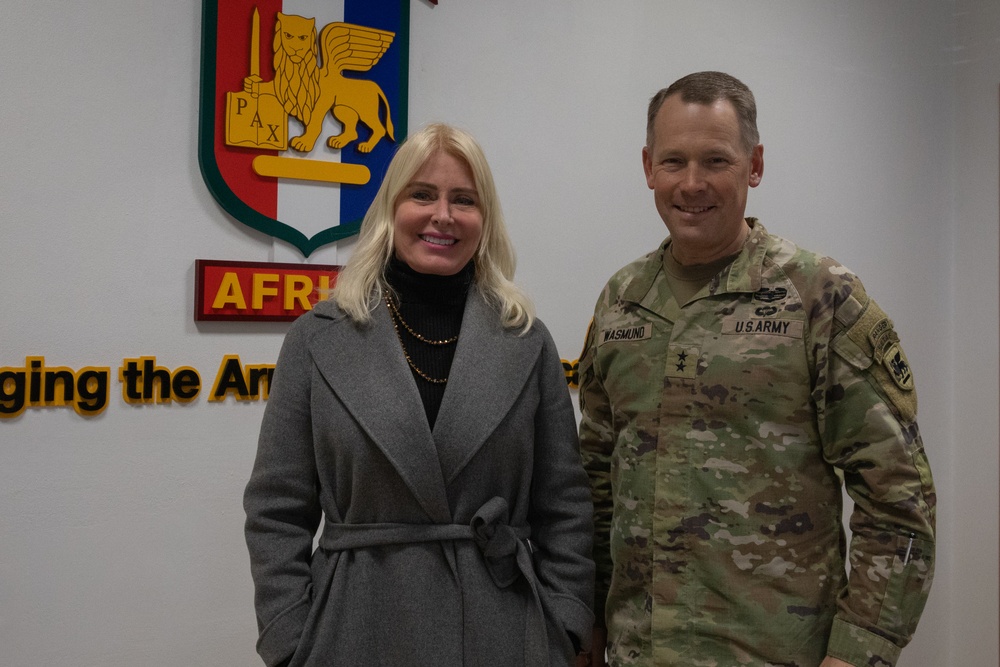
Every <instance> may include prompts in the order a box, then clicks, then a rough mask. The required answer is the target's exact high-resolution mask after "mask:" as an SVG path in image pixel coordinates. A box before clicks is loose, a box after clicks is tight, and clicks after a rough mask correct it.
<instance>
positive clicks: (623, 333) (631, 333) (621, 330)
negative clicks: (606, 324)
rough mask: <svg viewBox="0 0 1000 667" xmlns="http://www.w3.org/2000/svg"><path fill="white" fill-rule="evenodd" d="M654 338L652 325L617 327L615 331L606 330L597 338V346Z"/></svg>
mask: <svg viewBox="0 0 1000 667" xmlns="http://www.w3.org/2000/svg"><path fill="white" fill-rule="evenodd" d="M652 337H653V325H652V324H637V325H634V326H628V327H617V328H615V329H604V330H603V331H601V333H600V334H599V335H598V336H597V344H598V345H604V344H605V343H614V342H627V341H634V340H649V339H650V338H652Z"/></svg>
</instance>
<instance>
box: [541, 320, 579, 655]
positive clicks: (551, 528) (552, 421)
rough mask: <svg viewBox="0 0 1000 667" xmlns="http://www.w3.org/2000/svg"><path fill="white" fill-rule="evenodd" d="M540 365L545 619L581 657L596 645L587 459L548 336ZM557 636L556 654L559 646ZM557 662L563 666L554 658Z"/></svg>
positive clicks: (552, 643)
mask: <svg viewBox="0 0 1000 667" xmlns="http://www.w3.org/2000/svg"><path fill="white" fill-rule="evenodd" d="M542 333H544V335H545V339H546V342H545V345H544V346H543V349H542V355H541V358H540V359H539V364H540V374H541V380H540V384H541V403H540V405H539V409H538V413H537V415H536V417H535V434H536V435H535V470H534V474H533V476H532V479H533V482H532V489H531V494H532V510H531V516H530V517H529V522H530V523H531V526H532V538H531V539H532V542H533V543H534V546H535V548H536V552H535V566H536V572H537V574H538V578H539V580H540V581H541V582H542V584H543V586H544V588H545V591H546V594H545V596H544V599H543V604H545V606H546V607H547V609H546V615H547V616H549V618H554V619H558V621H559V622H561V623H562V627H559V628H550V632H558V634H560V635H561V636H562V637H563V638H564V640H565V641H568V642H569V644H564V645H563V646H562V652H563V656H562V660H565V655H566V651H570V652H574V653H575V651H576V650H580V649H582V648H584V647H589V645H590V634H591V631H592V629H593V625H594V614H593V611H592V609H593V599H594V561H593V559H592V549H593V535H594V529H593V504H592V502H591V495H590V485H589V482H588V479H587V475H586V473H585V472H584V470H583V465H582V463H581V461H580V448H579V440H578V438H577V433H576V415H575V414H574V412H573V404H572V400H571V398H570V395H569V389H568V387H567V384H566V377H565V374H564V372H563V369H562V363H561V361H560V359H559V356H558V354H557V353H556V349H555V345H554V343H553V342H552V339H551V337H550V336H549V334H548V332H547V331H545V330H544V327H543V328H542ZM554 639H555V638H550V642H549V643H550V647H551V648H550V650H552V651H555V650H556V649H557V647H558V646H559V642H558V641H554ZM550 662H551V664H553V665H555V664H560V661H557V656H555V655H552V656H550Z"/></svg>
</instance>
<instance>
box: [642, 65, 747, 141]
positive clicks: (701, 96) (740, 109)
mask: <svg viewBox="0 0 1000 667" xmlns="http://www.w3.org/2000/svg"><path fill="white" fill-rule="evenodd" d="M677 94H679V95H680V96H681V100H683V101H684V102H688V103H690V102H694V103H696V104H713V103H715V102H717V101H719V100H727V101H728V102H729V103H730V104H732V105H733V107H734V108H735V109H736V117H737V118H738V119H739V123H740V139H741V140H742V143H743V148H744V149H745V150H746V152H747V154H750V153H751V152H752V151H753V149H754V146H756V145H757V144H759V143H760V133H759V132H757V103H756V102H755V101H754V98H753V93H752V92H751V91H750V89H749V88H747V86H746V84H745V83H743V82H742V81H740V80H739V79H737V78H736V77H734V76H731V75H729V74H726V73H725V72H695V73H693V74H688V75H687V76H685V77H682V78H680V79H677V81H674V82H673V83H672V84H670V85H669V86H668V87H666V88H663V89H662V90H660V91H659V92H657V93H656V94H655V95H653V97H652V99H650V100H649V109H648V111H647V112H646V146H647V147H649V148H652V147H653V121H654V120H655V118H656V114H657V113H658V112H659V110H660V107H662V106H663V102H664V101H665V100H666V99H667V98H668V97H670V96H672V95H677Z"/></svg>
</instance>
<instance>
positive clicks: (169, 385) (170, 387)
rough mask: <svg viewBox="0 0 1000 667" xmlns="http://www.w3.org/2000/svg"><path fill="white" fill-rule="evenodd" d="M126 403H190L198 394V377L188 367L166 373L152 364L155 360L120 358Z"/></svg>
mask: <svg viewBox="0 0 1000 667" xmlns="http://www.w3.org/2000/svg"><path fill="white" fill-rule="evenodd" d="M118 379H119V380H120V381H121V383H122V399H123V400H124V401H125V402H126V403H131V404H143V403H165V402H168V401H177V402H178V403H190V402H191V401H193V400H194V399H195V397H196V396H198V392H200V391H201V376H199V375H198V371H196V370H195V369H193V368H191V367H189V366H181V367H180V368H178V369H176V370H174V371H170V370H168V369H166V368H163V367H162V366H157V365H156V357H138V358H136V359H123V360H122V365H121V367H120V368H119V369H118Z"/></svg>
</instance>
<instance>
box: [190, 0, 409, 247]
mask: <svg viewBox="0 0 1000 667" xmlns="http://www.w3.org/2000/svg"><path fill="white" fill-rule="evenodd" d="M408 53H409V1H408V0H204V7H203V18H202V66H201V119H200V127H199V147H198V158H199V162H200V164H201V172H202V175H203V177H204V179H205V183H206V184H207V185H208V189H209V191H211V193H212V194H213V195H214V197H215V198H216V200H217V201H218V202H219V204H220V205H221V206H222V208H223V209H225V210H226V211H227V212H228V213H229V214H230V215H232V216H233V217H234V218H236V219H237V220H239V221H240V222H242V223H244V224H246V225H249V226H250V227H252V228H254V229H256V230H258V231H261V232H264V233H265V234H269V235H271V236H274V237H276V238H279V239H282V240H284V241H287V242H288V243H290V244H292V245H294V246H295V247H296V248H298V249H299V250H300V251H301V252H302V254H303V255H304V256H306V257H308V256H309V254H310V253H312V251H314V250H315V249H316V248H319V247H320V246H323V245H326V244H328V243H332V242H334V241H337V240H338V239H342V238H345V237H348V236H352V235H354V234H357V232H358V229H359V228H360V226H361V220H362V219H363V218H364V215H365V212H366V211H367V210H368V206H369V205H370V204H371V202H372V199H374V197H375V193H376V192H377V191H378V187H379V184H380V183H381V182H382V178H383V177H384V175H385V170H386V168H387V167H388V165H389V161H390V159H391V157H392V155H393V153H394V151H395V149H396V146H397V145H398V143H399V142H401V141H402V140H403V139H404V138H405V136H406V131H407V128H406V119H407V94H408V86H407V82H408V66H409V62H408Z"/></svg>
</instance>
